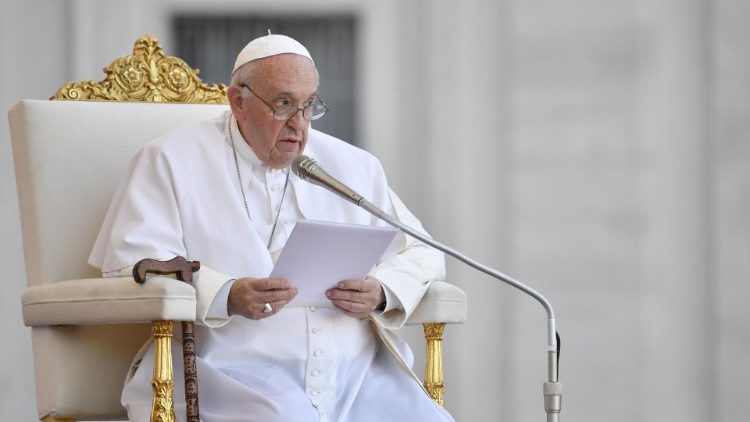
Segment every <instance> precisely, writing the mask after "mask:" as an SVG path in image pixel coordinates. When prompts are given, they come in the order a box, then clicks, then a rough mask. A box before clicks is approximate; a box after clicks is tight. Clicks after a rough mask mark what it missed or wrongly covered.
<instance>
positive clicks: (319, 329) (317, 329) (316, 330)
mask: <svg viewBox="0 0 750 422" xmlns="http://www.w3.org/2000/svg"><path fill="white" fill-rule="evenodd" d="M321 331H323V329H322V328H318V327H315V328H313V329H312V332H313V334H318V333H319V332H321Z"/></svg>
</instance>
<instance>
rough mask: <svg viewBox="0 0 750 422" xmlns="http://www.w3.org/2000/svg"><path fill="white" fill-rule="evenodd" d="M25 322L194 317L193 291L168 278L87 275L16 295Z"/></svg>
mask: <svg viewBox="0 0 750 422" xmlns="http://www.w3.org/2000/svg"><path fill="white" fill-rule="evenodd" d="M21 304H22V307H23V321H24V323H25V324H26V325H27V326H41V325H86V324H121V323H140V322H151V321H156V320H167V321H192V320H194V319H195V289H194V288H193V287H192V286H190V285H189V284H187V283H183V282H181V281H178V280H175V279H173V278H168V277H148V279H147V280H146V283H144V284H138V283H136V282H135V281H133V278H132V277H113V278H92V279H83V280H68V281H61V282H57V283H50V284H42V285H38V286H33V287H29V288H27V289H26V290H25V291H24V292H23V294H22V295H21Z"/></svg>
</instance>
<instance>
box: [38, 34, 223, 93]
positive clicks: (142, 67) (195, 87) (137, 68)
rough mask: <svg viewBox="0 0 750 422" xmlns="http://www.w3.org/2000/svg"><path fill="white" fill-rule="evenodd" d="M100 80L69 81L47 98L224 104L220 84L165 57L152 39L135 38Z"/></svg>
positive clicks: (105, 70)
mask: <svg viewBox="0 0 750 422" xmlns="http://www.w3.org/2000/svg"><path fill="white" fill-rule="evenodd" d="M104 73H105V74H106V77H105V78H104V80H103V81H100V82H94V81H81V82H69V83H67V84H65V85H63V86H62V87H60V89H58V90H57V93H56V94H55V95H54V96H53V97H52V98H50V99H51V100H109V101H145V102H157V103H166V102H178V103H215V104H226V103H227V102H228V101H227V87H226V85H224V84H211V85H207V84H205V83H203V81H202V80H201V78H200V77H199V76H198V74H199V70H198V69H193V68H191V67H190V66H189V65H188V64H187V63H185V62H184V61H182V59H180V58H179V57H174V56H166V55H164V50H163V49H162V47H161V44H159V41H157V40H156V38H154V37H152V36H150V35H146V36H143V37H141V38H139V39H138V40H137V41H136V42H135V46H134V47H133V54H132V55H129V56H123V57H119V58H117V59H115V60H114V61H113V62H112V63H111V64H110V65H109V66H107V67H106V68H104Z"/></svg>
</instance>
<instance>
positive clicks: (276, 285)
mask: <svg viewBox="0 0 750 422" xmlns="http://www.w3.org/2000/svg"><path fill="white" fill-rule="evenodd" d="M253 288H254V289H255V290H258V291H265V290H273V289H288V288H289V281H287V280H286V279H283V278H260V279H257V280H255V282H254V283H253Z"/></svg>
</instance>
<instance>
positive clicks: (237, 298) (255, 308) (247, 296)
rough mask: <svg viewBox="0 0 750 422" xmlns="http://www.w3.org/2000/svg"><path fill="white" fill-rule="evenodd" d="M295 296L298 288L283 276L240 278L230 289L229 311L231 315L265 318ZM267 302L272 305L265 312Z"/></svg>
mask: <svg viewBox="0 0 750 422" xmlns="http://www.w3.org/2000/svg"><path fill="white" fill-rule="evenodd" d="M295 296H297V288H296V287H294V286H292V285H291V284H289V282H288V281H287V280H285V279H283V278H252V277H244V278H239V279H237V280H235V282H234V284H232V288H231V289H229V297H228V298H227V312H228V313H229V315H230V316H231V315H242V316H244V317H245V318H249V319H263V318H266V317H269V316H271V315H274V314H276V313H277V312H279V311H280V310H281V308H283V307H284V306H286V305H287V304H288V303H289V302H290V301H291V300H292V299H293V298H294V297H295ZM266 303H268V304H269V305H271V309H272V311H271V312H263V310H264V308H265V304H266Z"/></svg>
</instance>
